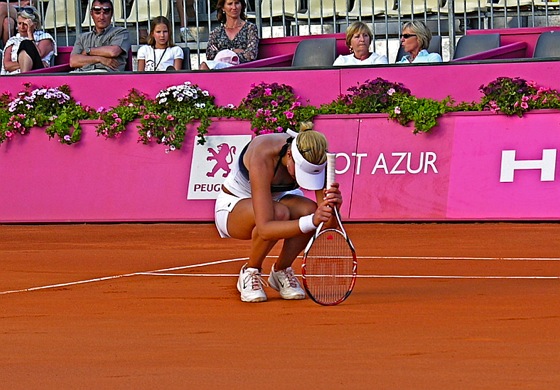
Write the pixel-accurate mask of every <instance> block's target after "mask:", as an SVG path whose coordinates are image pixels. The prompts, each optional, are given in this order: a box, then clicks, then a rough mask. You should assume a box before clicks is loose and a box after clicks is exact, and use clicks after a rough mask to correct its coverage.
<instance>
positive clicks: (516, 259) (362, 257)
mask: <svg viewBox="0 0 560 390" xmlns="http://www.w3.org/2000/svg"><path fill="white" fill-rule="evenodd" d="M356 257H357V258H358V259H374V260H468V261H560V257H457V256H356Z"/></svg>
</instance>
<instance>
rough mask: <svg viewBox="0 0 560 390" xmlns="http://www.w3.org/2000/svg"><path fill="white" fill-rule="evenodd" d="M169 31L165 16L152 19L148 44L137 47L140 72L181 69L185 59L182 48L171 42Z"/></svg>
mask: <svg viewBox="0 0 560 390" xmlns="http://www.w3.org/2000/svg"><path fill="white" fill-rule="evenodd" d="M171 31H172V29H171V23H170V22H169V19H167V18H166V17H165V16H158V17H156V18H154V20H152V27H151V29H150V36H149V37H148V44H147V45H144V46H141V47H140V49H138V70H139V71H140V72H142V71H164V70H168V69H170V70H181V68H182V66H183V61H184V60H185V59H184V58H183V49H181V48H180V47H179V46H175V45H174V44H173V35H172V32H171ZM186 60H187V61H188V60H189V59H186Z"/></svg>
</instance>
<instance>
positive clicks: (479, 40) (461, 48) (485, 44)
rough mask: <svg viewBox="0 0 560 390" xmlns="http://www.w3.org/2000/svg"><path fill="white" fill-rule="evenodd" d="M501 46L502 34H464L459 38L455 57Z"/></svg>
mask: <svg viewBox="0 0 560 390" xmlns="http://www.w3.org/2000/svg"><path fill="white" fill-rule="evenodd" d="M498 47H500V34H477V35H464V36H462V37H461V38H459V41H458V42H457V46H456V47H455V54H453V59H457V58H462V57H466V56H470V55H473V54H476V53H480V52H483V51H487V50H491V49H496V48H498Z"/></svg>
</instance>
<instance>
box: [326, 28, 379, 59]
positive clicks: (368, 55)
mask: <svg viewBox="0 0 560 390" xmlns="http://www.w3.org/2000/svg"><path fill="white" fill-rule="evenodd" d="M372 40H373V33H372V32H371V30H370V28H369V27H368V25H367V24H365V23H363V22H354V23H352V24H351V25H350V26H349V27H348V29H347V30H346V46H348V49H349V50H350V54H348V55H341V56H338V58H337V59H336V60H335V61H334V63H333V65H334V66H345V65H374V64H387V63H389V61H388V60H387V57H386V56H384V55H379V54H376V53H372V52H371V51H369V47H370V45H371V42H372Z"/></svg>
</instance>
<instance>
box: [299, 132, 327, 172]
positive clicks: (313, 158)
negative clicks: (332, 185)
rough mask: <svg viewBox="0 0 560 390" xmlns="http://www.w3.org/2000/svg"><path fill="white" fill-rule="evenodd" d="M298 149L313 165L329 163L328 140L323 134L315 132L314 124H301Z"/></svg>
mask: <svg viewBox="0 0 560 390" xmlns="http://www.w3.org/2000/svg"><path fill="white" fill-rule="evenodd" d="M297 148H298V149H299V152H300V153H301V155H302V156H303V157H304V158H305V159H306V160H307V161H309V162H310V163H311V164H315V165H320V164H323V163H324V162H325V161H327V151H328V143H327V139H326V138H325V136H324V135H323V134H322V133H319V132H318V131H315V130H313V123H311V122H302V123H301V124H300V126H299V135H298V137H297Z"/></svg>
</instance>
